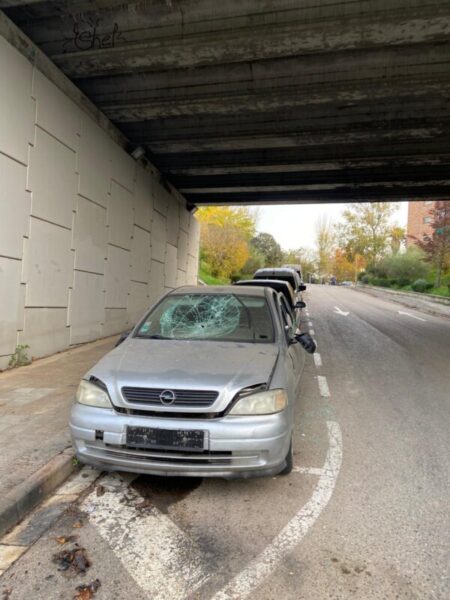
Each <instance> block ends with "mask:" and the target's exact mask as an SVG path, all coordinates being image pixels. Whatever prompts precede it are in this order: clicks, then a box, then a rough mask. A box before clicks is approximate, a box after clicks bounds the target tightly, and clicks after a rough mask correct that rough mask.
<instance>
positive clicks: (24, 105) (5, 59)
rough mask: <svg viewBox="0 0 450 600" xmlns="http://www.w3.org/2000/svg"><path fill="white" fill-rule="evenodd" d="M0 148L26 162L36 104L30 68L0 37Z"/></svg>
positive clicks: (25, 60) (32, 132)
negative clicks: (33, 96) (32, 93)
mask: <svg viewBox="0 0 450 600" xmlns="http://www.w3.org/2000/svg"><path fill="white" fill-rule="evenodd" d="M0 74H1V82H0V152H3V153H4V154H6V155H7V156H10V157H11V158H14V159H15V160H18V161H19V162H21V163H23V164H24V165H26V164H28V144H32V143H33V139H34V120H35V113H36V105H35V102H34V100H33V98H32V97H31V79H32V75H33V68H32V66H31V65H30V63H29V62H28V61H27V59H26V58H25V57H23V56H22V55H21V54H19V52H17V50H15V49H14V48H13V47H12V46H10V44H8V42H7V41H6V40H5V39H4V38H2V37H0Z"/></svg>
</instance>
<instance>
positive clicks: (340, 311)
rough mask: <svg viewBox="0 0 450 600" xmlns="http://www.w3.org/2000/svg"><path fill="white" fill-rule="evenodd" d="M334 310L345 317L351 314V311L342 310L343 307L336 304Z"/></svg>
mask: <svg viewBox="0 0 450 600" xmlns="http://www.w3.org/2000/svg"><path fill="white" fill-rule="evenodd" d="M334 312H335V313H336V314H337V315H343V316H344V317H348V315H349V314H350V313H349V312H345V311H343V310H341V309H340V308H339V306H335V307H334Z"/></svg>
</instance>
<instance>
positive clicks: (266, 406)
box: [229, 390, 287, 415]
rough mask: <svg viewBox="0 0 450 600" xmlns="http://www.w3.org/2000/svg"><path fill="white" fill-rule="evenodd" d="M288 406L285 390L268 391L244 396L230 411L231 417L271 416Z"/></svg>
mask: <svg viewBox="0 0 450 600" xmlns="http://www.w3.org/2000/svg"><path fill="white" fill-rule="evenodd" d="M286 406H287V395H286V392H285V390H267V391H265V392H258V393H257V394H250V395H249V396H244V397H243V398H241V399H240V400H238V401H237V402H236V404H235V405H234V406H233V408H232V409H231V410H230V412H229V414H230V415H270V414H273V413H277V412H281V411H282V410H283V409H284V408H286Z"/></svg>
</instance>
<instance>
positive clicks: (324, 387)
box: [317, 375, 331, 398]
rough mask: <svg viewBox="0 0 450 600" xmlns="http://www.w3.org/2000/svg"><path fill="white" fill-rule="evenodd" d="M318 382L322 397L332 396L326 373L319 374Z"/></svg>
mask: <svg viewBox="0 0 450 600" xmlns="http://www.w3.org/2000/svg"><path fill="white" fill-rule="evenodd" d="M317 382H318V383H319V392H320V395H321V396H322V398H329V397H330V396H331V394H330V388H329V387H328V382H327V378H326V377H325V375H317Z"/></svg>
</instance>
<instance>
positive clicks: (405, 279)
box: [392, 277, 411, 287]
mask: <svg viewBox="0 0 450 600" xmlns="http://www.w3.org/2000/svg"><path fill="white" fill-rule="evenodd" d="M392 283H395V284H396V285H398V286H399V287H406V286H407V285H411V279H408V277H399V278H398V279H393V280H392Z"/></svg>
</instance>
